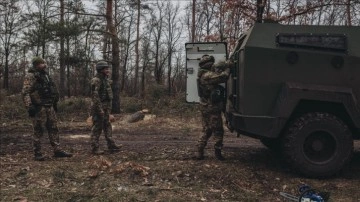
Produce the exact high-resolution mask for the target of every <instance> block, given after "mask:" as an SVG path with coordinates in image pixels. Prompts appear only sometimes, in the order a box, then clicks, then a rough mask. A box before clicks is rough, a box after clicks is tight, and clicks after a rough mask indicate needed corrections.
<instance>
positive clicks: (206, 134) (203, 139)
mask: <svg viewBox="0 0 360 202" xmlns="http://www.w3.org/2000/svg"><path fill="white" fill-rule="evenodd" d="M201 122H202V134H201V135H200V138H199V140H198V144H197V149H198V151H197V155H196V157H197V159H204V149H205V147H206V145H207V142H208V140H209V138H210V137H211V134H212V130H211V128H210V117H209V114H208V112H207V110H206V109H202V110H201Z"/></svg>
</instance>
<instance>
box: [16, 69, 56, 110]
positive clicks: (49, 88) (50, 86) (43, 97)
mask: <svg viewBox="0 0 360 202" xmlns="http://www.w3.org/2000/svg"><path fill="white" fill-rule="evenodd" d="M21 94H22V96H23V101H24V104H25V106H26V107H27V108H28V107H30V106H31V105H38V106H39V105H42V106H52V105H53V104H55V103H56V102H58V101H59V91H58V89H57V87H56V85H55V83H54V82H53V81H52V79H51V78H50V76H49V74H48V73H47V72H45V71H38V70H37V69H35V68H34V67H32V68H30V69H29V71H28V73H27V74H26V76H25V79H24V85H23V89H22V92H21Z"/></svg>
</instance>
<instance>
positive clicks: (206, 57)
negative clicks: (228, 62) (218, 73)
mask: <svg viewBox="0 0 360 202" xmlns="http://www.w3.org/2000/svg"><path fill="white" fill-rule="evenodd" d="M214 62H215V58H214V56H212V55H203V56H202V57H201V59H200V62H199V66H200V67H201V68H202V67H204V65H205V64H207V63H214Z"/></svg>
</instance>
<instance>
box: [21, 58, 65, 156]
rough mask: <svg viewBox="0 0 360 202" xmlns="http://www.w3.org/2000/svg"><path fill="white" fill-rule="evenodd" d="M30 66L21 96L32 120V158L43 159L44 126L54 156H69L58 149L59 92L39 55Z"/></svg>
mask: <svg viewBox="0 0 360 202" xmlns="http://www.w3.org/2000/svg"><path fill="white" fill-rule="evenodd" d="M32 65H33V66H32V67H31V68H30V69H29V70H28V74H27V75H26V76H25V79H24V86H23V89H22V96H23V100H24V103H25V107H26V108H27V110H28V113H29V116H30V117H31V119H32V122H33V129H34V134H33V147H34V152H35V157H34V159H35V160H37V161H43V160H45V158H44V156H43V154H42V153H41V137H42V136H43V132H44V129H45V127H46V129H47V131H48V136H49V140H50V144H51V146H52V147H53V151H54V157H71V156H72V154H70V153H67V152H65V151H63V150H61V149H60V144H59V134H58V132H59V130H58V127H57V117H56V111H57V102H58V101H59V92H58V90H57V88H56V86H55V83H54V82H53V81H52V79H51V78H50V76H49V74H48V73H47V72H46V71H45V70H46V62H45V60H44V59H42V58H40V57H35V58H33V60H32Z"/></svg>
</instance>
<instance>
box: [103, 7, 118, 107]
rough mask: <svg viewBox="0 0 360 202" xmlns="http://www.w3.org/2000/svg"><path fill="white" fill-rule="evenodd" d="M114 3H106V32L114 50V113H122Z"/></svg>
mask: <svg viewBox="0 0 360 202" xmlns="http://www.w3.org/2000/svg"><path fill="white" fill-rule="evenodd" d="M112 16H113V1H112V0H107V1H106V30H107V31H108V33H107V34H108V35H110V38H111V48H112V80H113V83H112V91H113V95H114V97H113V102H112V113H116V114H118V113H120V81H119V78H120V76H119V69H120V58H119V54H120V50H119V39H118V37H117V32H116V27H115V25H114V22H113V17H112Z"/></svg>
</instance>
